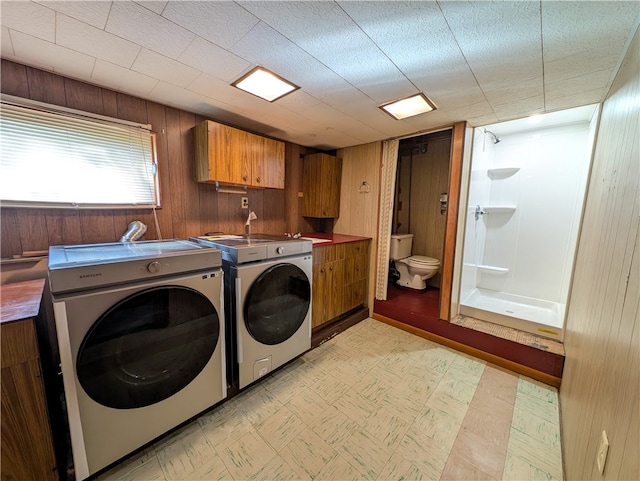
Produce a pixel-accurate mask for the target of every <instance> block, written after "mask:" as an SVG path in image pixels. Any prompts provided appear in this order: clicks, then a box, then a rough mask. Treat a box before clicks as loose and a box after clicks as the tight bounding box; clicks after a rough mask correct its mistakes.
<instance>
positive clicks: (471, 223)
mask: <svg viewBox="0 0 640 481" xmlns="http://www.w3.org/2000/svg"><path fill="white" fill-rule="evenodd" d="M597 111H598V108H597V106H595V105H592V106H587V107H580V108H577V109H571V110H566V111H563V112H555V113H552V114H546V115H543V116H538V117H537V118H536V119H535V120H536V122H537V123H536V124H533V123H532V120H534V119H522V120H517V121H510V122H504V123H500V124H494V125H491V126H486V127H480V128H476V129H475V132H474V142H473V149H472V163H471V174H470V183H469V191H468V202H467V212H466V221H465V222H466V223H465V236H464V251H463V265H462V275H461V285H460V314H462V315H466V316H470V317H474V318H476V319H482V320H485V321H489V322H493V323H495V324H500V325H503V326H508V327H513V328H516V329H519V330H522V331H527V332H531V333H534V334H538V335H542V336H545V337H550V338H554V339H559V340H562V337H563V327H564V316H565V311H566V304H567V298H568V295H569V287H570V283H571V277H572V272H573V263H574V258H575V251H576V246H577V240H578V234H579V228H580V221H581V217H582V209H583V203H584V196H585V191H586V186H587V179H588V175H589V167H590V163H591V154H592V149H593V141H594V138H595V130H596V125H597Z"/></svg>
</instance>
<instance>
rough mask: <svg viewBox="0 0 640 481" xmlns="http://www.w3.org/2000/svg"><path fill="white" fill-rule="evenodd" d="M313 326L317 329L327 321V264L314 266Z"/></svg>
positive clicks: (312, 287) (312, 290)
mask: <svg viewBox="0 0 640 481" xmlns="http://www.w3.org/2000/svg"><path fill="white" fill-rule="evenodd" d="M311 292H312V294H311V300H312V304H311V327H312V328H313V329H315V328H316V327H318V326H321V325H322V324H324V323H325V322H327V320H328V318H327V305H326V303H325V298H326V293H327V292H328V290H327V270H326V266H325V264H316V265H314V266H313V285H312V286H311Z"/></svg>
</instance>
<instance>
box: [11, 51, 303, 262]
mask: <svg viewBox="0 0 640 481" xmlns="http://www.w3.org/2000/svg"><path fill="white" fill-rule="evenodd" d="M1 88H2V92H3V93H5V94H9V95H15V96H18V97H23V98H27V99H32V100H37V101H41V102H47V103H51V104H55V105H60V106H64V107H69V108H73V109H78V110H83V111H87V112H92V113H96V114H101V115H106V116H109V117H115V118H119V119H124V120H129V121H134V122H140V123H149V124H151V126H152V128H153V130H154V131H155V132H157V134H158V138H157V143H158V170H159V176H160V193H161V203H162V208H160V209H158V210H157V217H158V223H159V228H160V233H161V236H162V238H164V239H170V238H183V239H184V238H188V237H189V236H195V235H202V234H204V233H205V232H212V231H220V232H225V233H233V234H237V233H243V231H244V223H245V221H246V219H247V215H248V211H247V210H246V209H244V210H243V209H242V208H241V205H240V196H239V195H237V194H220V193H217V192H215V188H214V186H212V185H206V184H198V183H196V182H195V181H194V180H193V179H194V172H193V169H194V167H193V156H194V144H193V133H192V130H191V129H192V127H193V126H194V125H196V123H198V122H200V121H202V120H204V117H201V116H199V115H196V114H193V113H190V112H186V111H182V110H178V109H174V108H171V107H167V106H165V105H161V104H158V103H155V102H151V101H147V100H143V99H140V98H136V97H131V96H129V95H125V94H122V93H119V92H115V91H112V90H109V89H106V88H101V87H97V86H94V85H90V84H87V83H83V82H78V81H76V80H73V79H70V78H65V77H62V76H59V75H55V74H53V73H50V72H46V71H43V70H39V69H35V68H31V67H27V66H24V65H20V64H17V63H14V62H10V61H7V60H4V59H3V60H2V84H1ZM213 120H215V119H213ZM285 145H286V164H285V168H286V173H285V175H286V188H285V190H276V189H265V190H257V189H249V193H248V197H249V207H250V209H251V210H253V211H255V213H256V215H257V216H258V219H257V220H256V221H252V231H253V232H264V233H270V234H282V233H284V232H285V231H288V232H298V231H309V230H311V228H310V226H309V224H308V223H307V222H306V221H305V219H304V218H303V217H302V216H301V215H299V213H300V212H301V208H300V201H301V199H299V198H298V192H299V191H301V190H302V188H301V186H302V168H301V160H300V155H301V154H302V155H303V154H306V153H312V152H315V151H314V150H312V149H307V148H305V147H301V146H298V145H295V144H290V143H286V144H285ZM99 181H100V180H99V179H96V182H99ZM1 219H2V226H1V236H2V238H1V256H2V257H3V258H5V257H11V256H13V255H17V254H21V253H23V252H25V251H39V250H47V249H48V247H49V245H60V244H78V243H95V242H113V241H117V240H118V239H120V236H121V235H122V233H123V232H124V231H125V230H126V228H127V226H128V225H129V223H130V222H131V221H133V220H141V221H142V222H144V223H145V224H146V225H147V234H146V236H145V239H156V238H157V235H156V228H155V224H154V219H153V213H152V211H151V210H150V209H148V210H69V209H27V208H3V209H2V213H1Z"/></svg>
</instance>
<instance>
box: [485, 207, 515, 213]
mask: <svg viewBox="0 0 640 481" xmlns="http://www.w3.org/2000/svg"><path fill="white" fill-rule="evenodd" d="M483 210H484V211H485V212H486V213H487V214H511V213H513V212H515V210H516V206H515V205H485V206H484V207H483Z"/></svg>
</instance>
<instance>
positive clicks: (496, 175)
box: [487, 167, 520, 179]
mask: <svg viewBox="0 0 640 481" xmlns="http://www.w3.org/2000/svg"><path fill="white" fill-rule="evenodd" d="M519 170H520V167H502V168H500V169H488V170H487V176H488V177H489V178H491V179H506V178H507V177H511V176H512V175H514V174H515V173H516V172H518V171H519Z"/></svg>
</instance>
